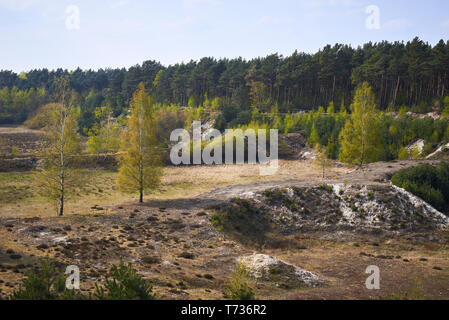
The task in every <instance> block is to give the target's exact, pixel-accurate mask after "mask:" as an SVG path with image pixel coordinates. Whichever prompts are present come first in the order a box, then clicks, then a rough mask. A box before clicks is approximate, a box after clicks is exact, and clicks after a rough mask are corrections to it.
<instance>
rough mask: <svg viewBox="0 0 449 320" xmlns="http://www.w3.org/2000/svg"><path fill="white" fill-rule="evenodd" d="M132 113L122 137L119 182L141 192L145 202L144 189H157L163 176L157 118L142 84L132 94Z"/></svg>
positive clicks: (123, 188) (125, 189)
mask: <svg viewBox="0 0 449 320" xmlns="http://www.w3.org/2000/svg"><path fill="white" fill-rule="evenodd" d="M130 112H131V113H130V116H129V119H128V124H127V126H126V128H125V129H124V131H123V133H122V135H121V138H120V152H119V156H118V161H119V173H118V178H117V184H118V186H119V188H120V190H122V191H124V192H129V193H134V192H138V193H139V195H140V197H139V201H140V202H141V203H142V202H143V195H144V192H146V191H150V190H154V189H156V188H157V187H158V186H159V184H160V179H161V175H162V166H161V150H160V146H159V144H158V141H157V138H156V117H155V115H154V109H153V105H152V101H151V99H150V97H149V96H148V94H147V93H146V92H145V88H144V85H143V83H140V84H139V87H138V89H137V91H136V92H135V93H134V95H133V99H132V101H131V104H130Z"/></svg>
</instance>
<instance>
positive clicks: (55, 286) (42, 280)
mask: <svg viewBox="0 0 449 320" xmlns="http://www.w3.org/2000/svg"><path fill="white" fill-rule="evenodd" d="M33 271H34V270H33ZM84 298H85V297H83V296H82V295H81V294H80V293H77V292H75V291H74V290H68V289H66V286H65V277H64V275H63V274H62V273H60V272H59V271H58V270H57V269H56V267H55V265H54V263H53V262H52V261H51V260H49V259H43V260H41V261H40V263H39V270H38V271H37V272H29V273H28V274H27V277H26V278H25V280H23V283H22V285H21V286H20V288H19V290H17V291H14V292H13V294H12V295H11V297H10V299H11V300H75V299H76V300H80V299H84Z"/></svg>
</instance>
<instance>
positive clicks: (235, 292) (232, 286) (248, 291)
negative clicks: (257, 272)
mask: <svg viewBox="0 0 449 320" xmlns="http://www.w3.org/2000/svg"><path fill="white" fill-rule="evenodd" d="M254 287H255V283H254V282H253V281H252V280H251V278H250V274H249V271H248V269H247V267H246V266H245V265H244V264H242V263H239V264H237V265H236V266H235V269H234V272H233V273H232V275H231V278H230V279H229V280H228V281H227V282H226V284H225V293H226V294H227V296H228V297H229V298H230V299H231V300H255V299H256V295H255V289H254Z"/></svg>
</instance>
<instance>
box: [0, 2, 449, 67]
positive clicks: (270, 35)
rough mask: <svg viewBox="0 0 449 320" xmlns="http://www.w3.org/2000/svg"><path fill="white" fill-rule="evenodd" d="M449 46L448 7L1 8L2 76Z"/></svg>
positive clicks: (74, 5)
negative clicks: (383, 45)
mask: <svg viewBox="0 0 449 320" xmlns="http://www.w3.org/2000/svg"><path fill="white" fill-rule="evenodd" d="M416 36H418V37H420V38H421V39H422V40H424V41H426V42H429V43H430V44H432V45H434V44H435V43H437V42H438V41H439V40H440V39H444V40H445V41H447V40H449V1H447V0H427V1H418V0H408V1H407V0H394V1H392V0H271V1H267V0H158V1H156V0H110V1H106V0H95V1H93V0H79V1H76V0H71V1H66V0H0V70H12V71H15V72H18V73H19V72H22V71H29V70H31V69H39V68H47V69H56V68H60V67H61V68H64V69H69V70H74V69H76V68H77V67H80V68H82V69H84V70H87V69H95V70H96V69H99V68H116V67H127V68H128V67H130V66H133V65H136V64H140V63H142V62H143V61H145V60H156V61H160V62H161V63H162V64H164V65H169V64H175V63H181V62H188V61H190V60H192V59H193V60H198V59H200V58H202V57H206V56H207V57H215V58H235V57H243V58H246V59H251V58H255V57H261V56H266V55H268V54H272V53H279V54H282V55H284V56H287V55H290V54H291V53H293V52H294V51H295V50H298V51H303V52H308V53H313V52H316V51H318V50H319V49H320V48H322V47H324V46H325V45H326V44H335V43H344V44H351V45H352V46H354V47H356V46H358V45H362V44H364V43H366V42H368V41H373V42H377V41H382V40H389V41H409V40H412V39H413V38H414V37H416Z"/></svg>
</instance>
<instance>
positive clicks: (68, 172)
mask: <svg viewBox="0 0 449 320" xmlns="http://www.w3.org/2000/svg"><path fill="white" fill-rule="evenodd" d="M55 84H56V86H57V94H56V100H57V101H58V103H56V104H53V107H52V108H51V110H50V112H49V113H48V115H49V116H48V119H47V124H46V126H45V128H44V131H45V136H46V141H47V144H46V147H45V148H44V149H43V150H42V151H41V152H42V159H43V161H42V166H41V169H40V171H39V173H38V174H37V176H36V178H37V179H36V182H37V188H38V192H39V193H40V194H41V195H42V196H44V197H46V198H48V199H49V200H50V201H52V202H53V203H54V204H55V206H56V209H57V212H58V215H59V216H63V214H64V204H65V201H66V200H67V198H69V197H70V195H71V191H72V189H73V188H74V187H75V186H78V185H79V183H80V180H79V179H80V175H79V174H78V175H77V174H75V173H74V172H73V168H74V164H75V162H76V158H77V156H78V155H79V153H80V152H81V143H80V137H79V135H78V122H77V120H78V118H79V114H80V110H79V108H78V107H76V106H75V101H76V94H75V93H74V92H72V91H71V90H70V87H69V79H68V77H64V78H58V79H56V80H55Z"/></svg>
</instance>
